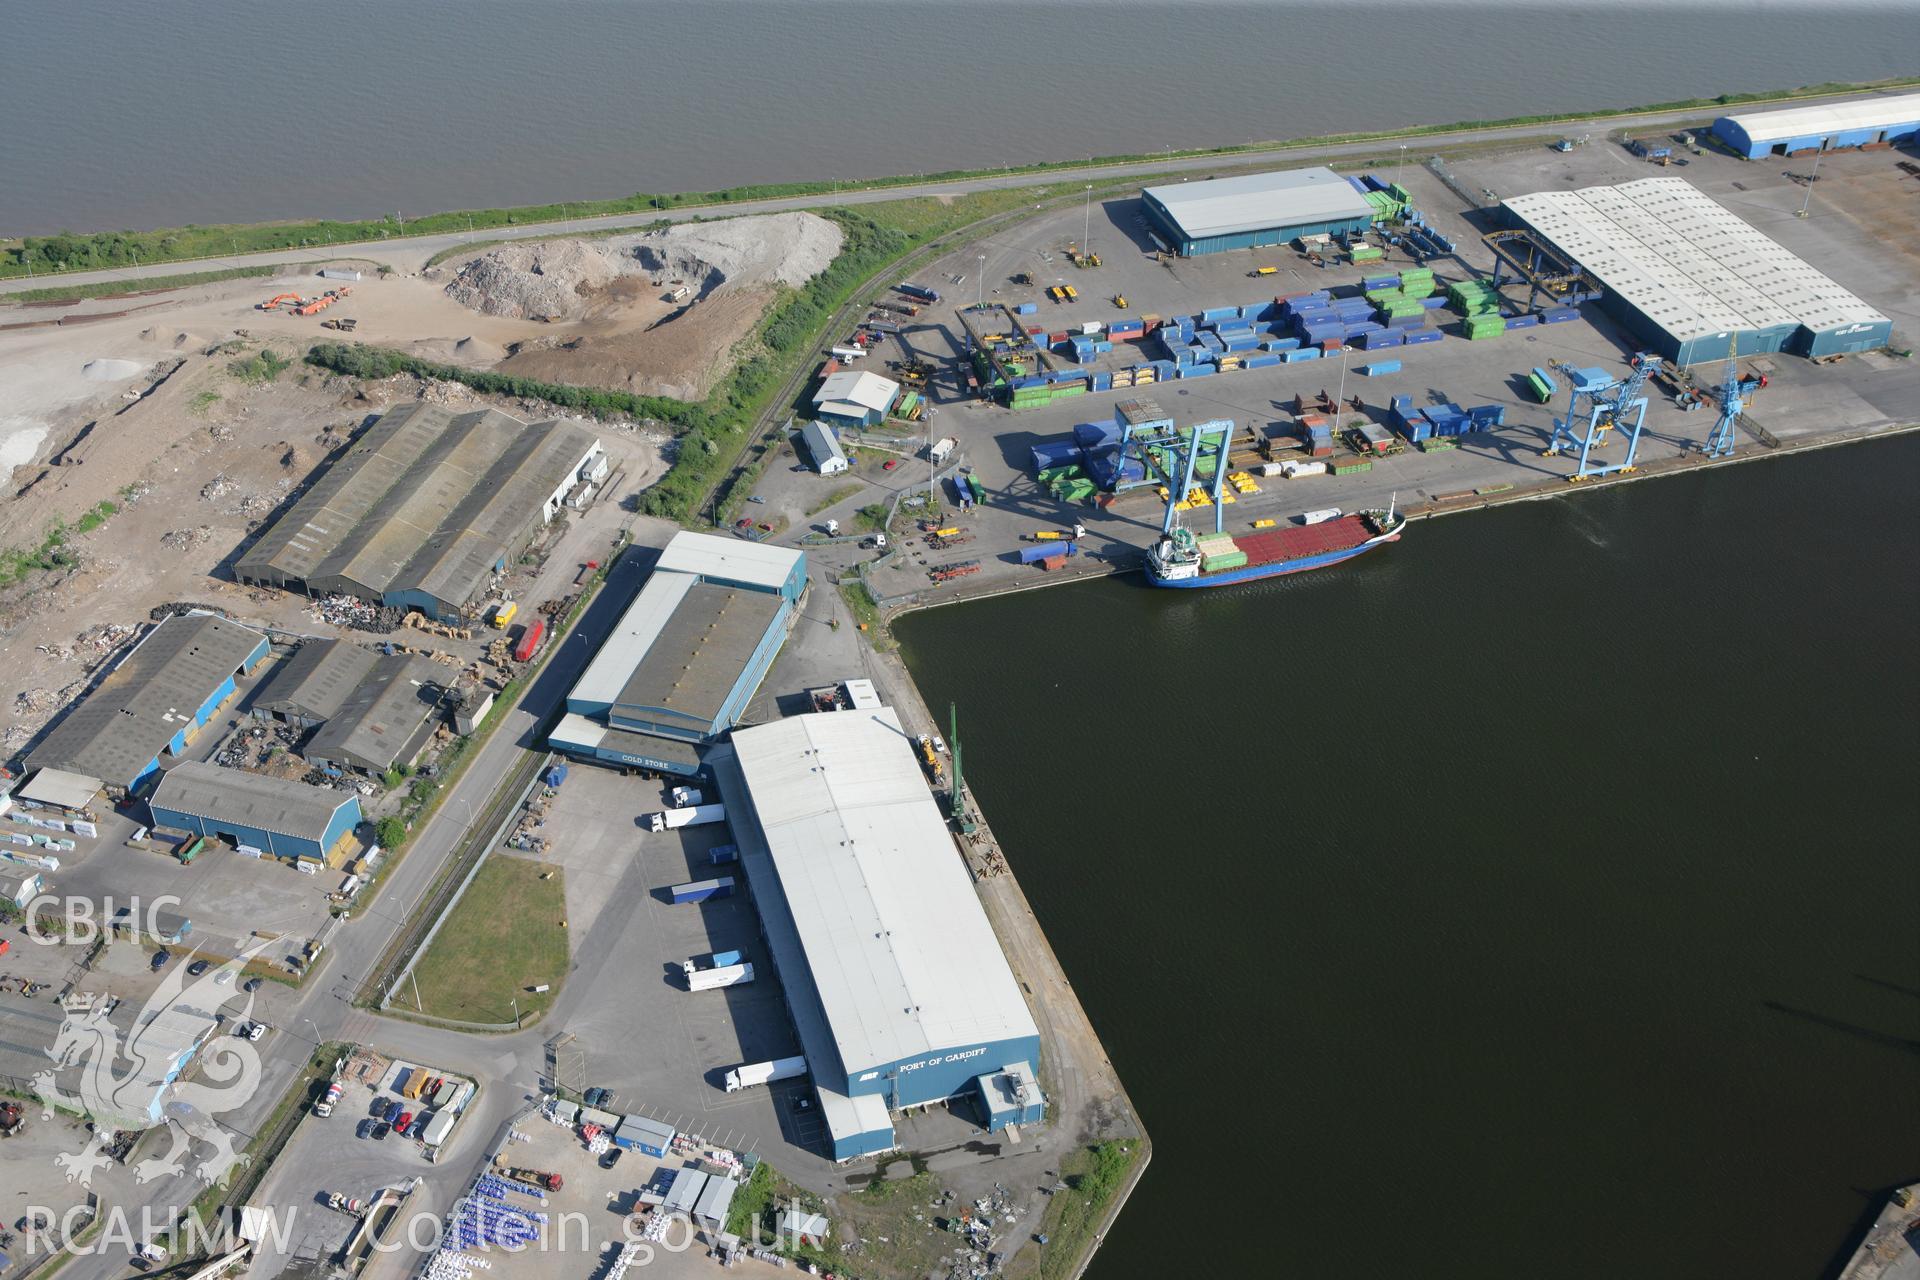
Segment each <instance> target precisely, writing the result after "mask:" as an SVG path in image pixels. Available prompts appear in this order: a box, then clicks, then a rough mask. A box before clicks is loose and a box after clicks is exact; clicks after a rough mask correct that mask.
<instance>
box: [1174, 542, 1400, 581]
mask: <svg viewBox="0 0 1920 1280" xmlns="http://www.w3.org/2000/svg"><path fill="white" fill-rule="evenodd" d="M1399 540H1400V535H1399V533H1398V532H1394V533H1389V534H1385V535H1383V536H1381V537H1378V538H1369V539H1368V540H1367V541H1365V542H1363V543H1361V544H1360V545H1359V546H1357V547H1345V548H1342V549H1341V550H1339V551H1323V552H1321V553H1320V554H1319V555H1317V556H1301V557H1300V558H1299V559H1298V560H1275V561H1273V562H1272V563H1271V564H1250V565H1247V566H1246V567H1244V568H1240V569H1227V570H1224V571H1222V572H1220V573H1202V574H1200V575H1198V576H1197V577H1192V578H1173V579H1167V578H1160V577H1156V576H1155V575H1154V573H1153V572H1152V570H1148V572H1147V581H1148V582H1149V583H1151V584H1153V585H1154V586H1156V587H1183V588H1184V587H1231V586H1233V585H1235V584H1236V583H1241V582H1258V581H1259V580H1260V579H1262V578H1277V577H1279V576H1280V575H1281V574H1283V573H1305V572H1306V571H1307V570H1309V569H1324V568H1326V567H1327V566H1328V565H1330V564H1339V563H1340V562H1341V561H1342V560H1351V559H1353V558H1354V557H1355V556H1360V555H1365V554H1366V553H1367V552H1369V551H1371V550H1373V549H1374V548H1375V547H1380V546H1385V545H1386V544H1387V543H1389V542H1398V541H1399Z"/></svg>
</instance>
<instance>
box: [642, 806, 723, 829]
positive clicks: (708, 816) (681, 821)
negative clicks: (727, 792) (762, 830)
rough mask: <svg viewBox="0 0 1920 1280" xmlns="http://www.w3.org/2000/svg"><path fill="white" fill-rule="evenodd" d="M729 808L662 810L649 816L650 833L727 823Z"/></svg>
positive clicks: (702, 807)
mask: <svg viewBox="0 0 1920 1280" xmlns="http://www.w3.org/2000/svg"><path fill="white" fill-rule="evenodd" d="M726 820H727V806H725V805H723V804H696V805H692V806H689V807H688V808H684V809H662V810H661V811H660V812H659V813H650V814H648V815H647V829H648V830H649V831H673V830H675V829H677V828H679V827H699V826H704V825H706V824H707V823H709V822H725V821H726Z"/></svg>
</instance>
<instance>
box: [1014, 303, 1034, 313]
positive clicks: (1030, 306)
mask: <svg viewBox="0 0 1920 1280" xmlns="http://www.w3.org/2000/svg"><path fill="white" fill-rule="evenodd" d="M1038 310H1040V304H1039V303H1037V302H1023V303H1021V304H1020V305H1019V306H1017V307H1015V308H1014V309H1013V314H1015V315H1017V316H1030V315H1032V314H1033V313H1034V312H1036V311H1038Z"/></svg>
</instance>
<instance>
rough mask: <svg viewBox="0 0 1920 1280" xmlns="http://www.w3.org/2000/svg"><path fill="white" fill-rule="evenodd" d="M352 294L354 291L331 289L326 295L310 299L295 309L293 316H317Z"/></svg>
mask: <svg viewBox="0 0 1920 1280" xmlns="http://www.w3.org/2000/svg"><path fill="white" fill-rule="evenodd" d="M352 292H353V290H352V289H329V290H327V291H326V292H325V293H323V294H321V295H320V296H319V297H317V298H308V299H307V300H306V301H305V302H303V303H301V304H300V305H299V306H297V307H295V308H294V309H293V314H295V315H297V316H310V315H315V314H317V313H319V312H322V311H325V310H326V309H327V308H328V307H330V306H332V305H333V304H334V303H335V302H338V301H339V300H340V299H341V298H344V297H346V296H347V295H348V294H350V293H352Z"/></svg>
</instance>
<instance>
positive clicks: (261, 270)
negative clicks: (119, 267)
mask: <svg viewBox="0 0 1920 1280" xmlns="http://www.w3.org/2000/svg"><path fill="white" fill-rule="evenodd" d="M279 270H280V268H279V267H228V268H226V269H225V270H223V271H195V272H190V273H188V274H186V275H178V276H152V277H149V278H147V279H144V280H109V281H105V282H103V283H95V284H62V285H53V286H51V287H49V288H45V289H22V290H20V291H19V292H18V293H8V294H0V302H54V301H61V302H64V301H66V300H68V299H72V300H73V301H75V302H78V301H79V300H80V299H82V298H137V297H139V296H140V295H141V294H143V293H162V292H165V291H166V290H168V289H187V288H191V287H192V286H194V285H197V284H218V283H219V282H220V281H222V280H245V279H249V278H252V277H255V276H270V275H273V274H274V273H275V272H277V271H279ZM6 274H8V273H6V272H4V271H0V276H4V275H6ZM15 274H21V275H24V274H25V273H24V272H18V273H15Z"/></svg>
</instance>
